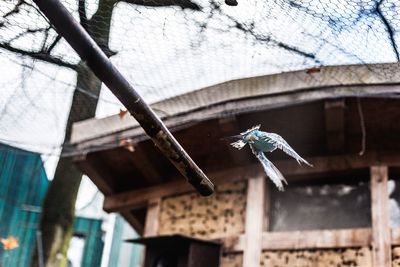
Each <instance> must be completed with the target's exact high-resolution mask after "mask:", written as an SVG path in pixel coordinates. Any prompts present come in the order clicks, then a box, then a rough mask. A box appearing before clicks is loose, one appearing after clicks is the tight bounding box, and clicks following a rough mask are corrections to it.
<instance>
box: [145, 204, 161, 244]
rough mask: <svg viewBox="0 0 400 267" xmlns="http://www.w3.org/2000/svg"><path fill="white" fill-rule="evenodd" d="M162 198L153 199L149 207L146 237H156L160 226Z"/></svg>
mask: <svg viewBox="0 0 400 267" xmlns="http://www.w3.org/2000/svg"><path fill="white" fill-rule="evenodd" d="M160 208H161V198H155V199H151V200H150V201H149V204H148V206H147V213H146V221H145V225H144V232H143V236H144V237H149V236H156V235H157V234H158V229H159V226H160V221H159V216H160Z"/></svg>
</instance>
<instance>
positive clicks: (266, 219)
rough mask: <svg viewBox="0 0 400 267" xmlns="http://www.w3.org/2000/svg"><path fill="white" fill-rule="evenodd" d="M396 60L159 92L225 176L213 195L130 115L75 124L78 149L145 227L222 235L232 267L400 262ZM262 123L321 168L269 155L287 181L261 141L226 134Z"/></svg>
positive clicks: (182, 136) (89, 169) (181, 128)
mask: <svg viewBox="0 0 400 267" xmlns="http://www.w3.org/2000/svg"><path fill="white" fill-rule="evenodd" d="M398 69H399V65H398V64H381V65H365V66H340V67H324V68H321V69H313V70H306V71H297V72H291V73H283V74H277V75H268V76H262V77H255V78H246V79H240V80H233V81H228V82H225V83H222V84H218V85H214V86H210V87H207V88H203V89H200V90H197V91H194V92H191V93H188V94H185V95H180V96H176V97H174V98H171V99H167V100H164V101H161V102H159V103H155V104H153V105H152V106H153V107H154V108H155V109H156V110H157V111H159V113H160V116H162V117H163V118H164V121H165V123H166V125H167V126H168V127H169V128H170V129H171V131H172V132H173V134H174V135H175V137H176V138H177V140H178V141H179V142H180V143H181V144H182V145H183V147H184V148H185V149H186V150H187V152H188V153H189V155H190V156H191V157H192V158H193V159H194V161H195V162H196V163H197V164H198V165H199V166H200V167H201V168H202V169H203V171H204V172H205V173H206V174H207V175H208V177H209V178H210V179H211V180H213V181H214V182H215V184H216V193H215V194H214V195H212V196H210V197H207V198H204V197H201V196H199V195H198V194H196V193H195V192H194V191H193V189H192V188H191V186H190V185H189V184H187V183H186V182H185V181H184V179H183V178H182V177H181V176H180V175H179V173H177V171H176V170H175V168H174V167H173V166H172V165H171V164H170V163H169V162H168V161H167V160H166V158H164V157H163V155H162V154H161V153H160V152H159V151H158V150H157V148H156V147H154V145H153V143H152V142H151V140H149V139H148V138H147V137H146V135H145V134H144V132H143V130H142V129H141V128H140V127H139V125H138V124H137V122H136V121H135V120H134V119H132V118H131V117H129V116H123V117H121V116H118V115H116V116H111V117H108V118H104V119H99V120H96V119H92V120H88V121H83V122H79V123H77V124H75V125H74V129H73V136H72V140H71V142H72V143H73V144H74V146H75V147H76V151H77V152H78V153H79V156H76V158H75V161H76V163H77V164H78V165H79V166H80V168H81V170H82V171H83V172H84V173H86V174H87V175H88V176H89V177H90V178H91V179H92V180H93V182H94V183H95V184H96V185H97V186H98V188H99V189H100V190H101V191H102V192H103V193H104V194H105V202H104V209H105V210H106V211H108V212H119V213H120V214H122V215H123V216H124V217H125V219H126V220H127V221H128V222H129V223H130V224H131V225H132V227H133V228H135V229H136V230H137V231H138V232H139V233H140V234H142V235H143V236H147V237H149V236H162V235H172V234H176V233H179V234H183V235H187V236H190V237H195V238H200V239H203V240H212V241H218V242H221V244H222V251H223V253H222V254H221V264H220V266H224V267H228V266H246V267H253V266H271V267H272V266H274V267H281V266H299V267H311V266H312V267H315V266H321V267H322V266H329V267H330V266H332V267H333V266H335V267H337V266H360V267H361V266H362V267H368V266H382V267H384V266H385V267H389V266H400V228H398V227H400V221H399V220H400V217H399V214H400V206H399V204H400V179H399V178H400V177H399V175H400V169H399V167H400V99H399V98H398V97H399V93H400V86H399V84H400V72H399V71H398ZM257 124H261V125H262V126H261V129H262V130H265V131H268V132H275V133H278V134H280V135H282V136H283V137H284V138H285V139H286V140H287V141H288V142H289V144H291V146H292V147H293V148H294V149H295V150H296V151H297V152H298V153H299V154H300V155H302V156H303V157H305V158H306V159H307V160H308V161H309V162H311V163H312V164H314V167H313V168H309V167H307V166H299V165H297V163H296V161H295V160H293V159H291V158H289V157H287V156H286V155H285V154H284V153H281V152H274V153H272V154H269V155H267V156H268V157H269V158H270V159H272V160H273V162H274V163H275V164H276V166H277V167H278V168H279V169H280V170H281V171H282V173H283V174H284V175H285V177H286V178H287V180H288V182H289V186H287V188H286V190H285V192H278V191H277V190H276V188H275V187H274V186H273V185H272V186H271V184H270V182H269V180H268V179H266V177H265V174H264V172H263V170H262V168H261V166H260V165H259V164H258V162H257V161H256V159H255V157H254V156H253V155H252V154H251V152H250V150H249V149H248V148H247V149H243V150H241V151H237V150H235V149H234V148H231V147H230V146H229V145H228V144H227V143H225V142H223V141H221V140H220V138H221V137H224V136H229V135H233V134H237V133H239V132H241V131H243V130H246V129H247V128H249V127H251V126H253V125H257Z"/></svg>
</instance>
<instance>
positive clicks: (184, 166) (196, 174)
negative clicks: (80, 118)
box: [33, 0, 214, 196]
mask: <svg viewBox="0 0 400 267" xmlns="http://www.w3.org/2000/svg"><path fill="white" fill-rule="evenodd" d="M33 1H34V2H35V3H36V4H37V6H38V7H39V9H40V10H41V11H42V12H43V14H44V15H45V16H46V17H47V18H48V20H49V21H50V23H51V24H52V25H53V26H54V27H55V28H56V30H57V32H58V33H59V34H60V35H61V36H62V37H64V38H65V40H66V41H67V42H68V43H69V44H70V45H71V46H72V48H73V49H74V50H75V51H76V52H77V53H78V54H79V56H80V57H81V59H82V60H83V61H85V62H86V64H87V65H88V66H89V67H90V68H91V70H92V71H93V73H94V74H95V75H96V76H97V77H98V78H99V79H100V80H101V81H102V82H103V83H104V84H105V85H107V87H108V88H109V89H110V90H111V91H112V92H113V94H114V95H115V96H116V97H117V98H118V99H119V100H120V101H121V103H122V104H123V105H124V106H125V107H126V108H127V109H128V110H129V112H130V113H131V114H132V116H133V117H134V118H135V119H136V120H137V121H138V122H139V124H140V125H141V126H142V128H143V129H144V131H145V132H146V133H147V134H148V135H149V136H150V138H151V139H152V140H153V142H154V143H155V145H156V146H157V147H158V148H159V149H160V150H161V152H162V153H163V154H164V155H165V156H166V157H167V158H168V159H169V160H170V161H171V162H172V163H173V164H174V165H175V167H176V168H177V169H178V171H179V172H180V173H181V174H182V175H183V176H185V177H186V179H187V181H188V182H189V183H190V184H192V185H193V187H194V188H195V189H196V190H197V191H198V192H199V193H200V194H201V195H203V196H208V195H211V194H212V193H213V192H214V185H213V183H212V182H211V181H210V180H209V179H208V178H207V176H206V175H205V174H204V173H203V171H202V170H201V169H200V168H199V167H198V166H197V165H196V163H194V161H193V160H192V159H191V158H190V157H189V155H188V154H187V153H186V152H185V150H184V149H183V148H182V146H181V145H180V144H179V143H178V142H177V141H176V139H175V138H174V136H173V135H172V134H171V133H170V132H169V130H168V129H167V127H166V126H165V125H164V123H163V122H162V121H161V120H160V119H159V118H158V117H157V115H156V114H155V113H154V112H153V110H152V109H151V108H150V107H149V105H147V104H146V103H145V102H144V101H143V99H142V98H141V96H140V95H139V94H138V93H137V92H136V91H135V89H133V87H132V86H131V85H130V84H129V82H128V81H127V80H126V79H125V78H124V77H123V76H122V74H121V73H120V72H119V71H118V70H117V68H116V67H115V66H114V65H113V64H112V63H111V62H110V60H109V59H108V58H107V56H106V55H105V54H104V53H103V51H102V50H101V49H100V47H99V46H98V45H97V44H96V43H95V41H94V40H93V39H92V38H91V37H90V35H89V34H88V33H87V32H86V31H85V30H84V29H83V27H82V26H81V25H80V24H79V23H78V22H77V21H76V20H75V19H74V18H73V17H72V15H71V14H70V13H69V12H68V10H67V9H66V8H65V7H64V6H63V4H61V3H60V1H59V0H33Z"/></svg>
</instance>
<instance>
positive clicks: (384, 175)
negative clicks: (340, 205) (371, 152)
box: [371, 166, 392, 267]
mask: <svg viewBox="0 0 400 267" xmlns="http://www.w3.org/2000/svg"><path fill="white" fill-rule="evenodd" d="M387 182H388V167H387V166H373V167H371V214H372V265H373V266H376V267H390V266H391V264H392V259H391V232H390V223H389V194H388V184H387Z"/></svg>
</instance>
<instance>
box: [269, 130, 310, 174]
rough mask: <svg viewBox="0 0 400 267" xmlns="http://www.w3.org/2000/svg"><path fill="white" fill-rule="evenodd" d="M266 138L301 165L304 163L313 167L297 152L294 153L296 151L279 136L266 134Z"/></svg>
mask: <svg viewBox="0 0 400 267" xmlns="http://www.w3.org/2000/svg"><path fill="white" fill-rule="evenodd" d="M265 136H266V137H267V138H268V139H269V140H268V142H269V143H273V144H275V145H276V147H277V148H279V149H281V150H282V151H283V152H285V153H286V154H288V155H289V156H291V157H293V158H295V159H296V160H297V162H298V163H299V164H301V163H302V162H303V163H305V164H307V165H308V166H310V167H313V165H312V164H310V163H308V162H307V161H306V160H305V159H303V158H302V157H300V155H299V154H297V153H296V151H294V149H293V148H292V147H291V146H290V145H289V144H288V143H287V142H286V141H285V139H283V137H282V136H280V135H279V134H275V133H265Z"/></svg>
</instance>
